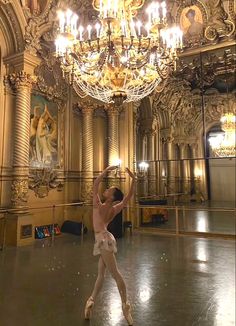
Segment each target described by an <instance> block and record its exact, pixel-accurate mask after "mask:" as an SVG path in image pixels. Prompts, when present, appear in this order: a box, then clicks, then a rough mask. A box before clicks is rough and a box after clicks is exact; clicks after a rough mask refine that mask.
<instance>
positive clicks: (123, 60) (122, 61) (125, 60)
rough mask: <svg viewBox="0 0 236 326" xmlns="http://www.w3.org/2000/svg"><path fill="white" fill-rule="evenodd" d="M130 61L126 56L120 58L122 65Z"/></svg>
mask: <svg viewBox="0 0 236 326" xmlns="http://www.w3.org/2000/svg"><path fill="white" fill-rule="evenodd" d="M127 61H128V58H127V57H126V56H122V57H121V58H120V62H121V63H126V62H127Z"/></svg>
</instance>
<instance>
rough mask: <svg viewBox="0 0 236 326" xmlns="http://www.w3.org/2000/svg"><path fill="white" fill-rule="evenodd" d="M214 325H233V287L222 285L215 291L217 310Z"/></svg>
mask: <svg viewBox="0 0 236 326" xmlns="http://www.w3.org/2000/svg"><path fill="white" fill-rule="evenodd" d="M215 318H216V321H215V323H214V325H215V326H221V325H229V326H230V325H232V326H233V325H235V287H234V286H233V285H232V286H228V287H227V286H224V288H221V289H220V291H219V293H217V312H216V317H215Z"/></svg>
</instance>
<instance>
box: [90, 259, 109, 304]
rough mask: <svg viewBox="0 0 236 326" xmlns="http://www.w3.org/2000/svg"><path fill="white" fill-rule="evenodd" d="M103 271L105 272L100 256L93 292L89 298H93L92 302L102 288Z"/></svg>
mask: <svg viewBox="0 0 236 326" xmlns="http://www.w3.org/2000/svg"><path fill="white" fill-rule="evenodd" d="M105 271H106V265H105V263H104V261H103V259H102V257H101V256H100V258H99V261H98V276H97V279H96V282H95V285H94V289H93V292H92V294H91V297H92V298H93V300H94V301H95V300H96V298H97V296H98V293H99V292H100V290H101V288H102V286H103V282H104V276H105Z"/></svg>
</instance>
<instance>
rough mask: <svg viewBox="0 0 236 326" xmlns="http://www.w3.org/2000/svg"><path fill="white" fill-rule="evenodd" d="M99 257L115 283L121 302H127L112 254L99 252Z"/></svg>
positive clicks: (122, 280) (103, 251) (123, 284)
mask: <svg viewBox="0 0 236 326" xmlns="http://www.w3.org/2000/svg"><path fill="white" fill-rule="evenodd" d="M101 256H102V259H103V261H104V263H105V265H106V268H107V269H108V270H109V272H110V273H111V276H112V277H113V278H114V280H115V281H116V284H117V287H118V290H119V292H120V296H121V300H122V302H126V301H127V294H126V285H125V282H124V279H123V277H122V275H121V273H120V272H119V270H118V267H117V263H116V257H115V255H114V253H113V252H110V251H107V250H101Z"/></svg>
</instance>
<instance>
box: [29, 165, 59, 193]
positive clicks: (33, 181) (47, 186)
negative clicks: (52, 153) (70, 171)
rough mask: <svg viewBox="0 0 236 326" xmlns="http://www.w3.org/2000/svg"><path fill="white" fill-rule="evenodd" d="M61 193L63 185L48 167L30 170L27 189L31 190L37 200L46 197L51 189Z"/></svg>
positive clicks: (54, 171)
mask: <svg viewBox="0 0 236 326" xmlns="http://www.w3.org/2000/svg"><path fill="white" fill-rule="evenodd" d="M56 188H57V190H58V191H61V190H62V188H63V183H62V181H61V180H60V178H59V174H58V172H57V171H56V170H53V169H52V168H50V167H44V168H41V169H40V168H39V169H31V170H30V176H29V189H31V190H33V191H34V193H35V196H36V197H38V198H44V197H47V196H48V194H49V191H50V190H51V189H56Z"/></svg>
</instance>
